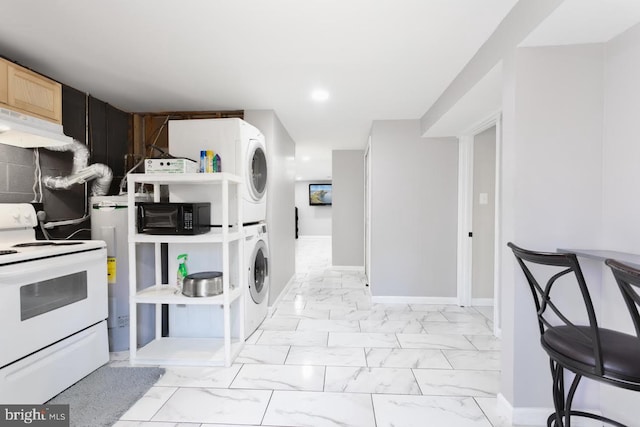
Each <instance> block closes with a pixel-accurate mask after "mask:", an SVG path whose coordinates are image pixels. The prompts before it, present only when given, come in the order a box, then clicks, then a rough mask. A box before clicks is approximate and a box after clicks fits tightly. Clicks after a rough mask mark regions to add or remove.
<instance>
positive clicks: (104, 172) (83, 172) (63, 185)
mask: <svg viewBox="0 0 640 427" xmlns="http://www.w3.org/2000/svg"><path fill="white" fill-rule="evenodd" d="M45 148H46V149H47V150H50V151H72V152H73V167H72V169H71V175H68V176H44V177H43V178H42V183H43V184H44V185H45V187H47V188H50V189H52V190H67V189H69V188H70V187H71V186H73V185H75V184H84V183H85V182H88V181H91V180H92V179H95V182H94V183H93V185H92V186H91V195H92V196H104V195H105V194H107V193H108V192H109V186H110V185H111V180H112V179H113V173H112V172H111V168H109V166H107V165H103V164H101V163H94V164H92V165H90V166H87V164H88V163H89V149H88V148H87V146H86V145H84V144H83V143H81V142H79V141H76V140H75V139H74V140H73V142H71V143H69V144H66V145H63V146H60V147H45Z"/></svg>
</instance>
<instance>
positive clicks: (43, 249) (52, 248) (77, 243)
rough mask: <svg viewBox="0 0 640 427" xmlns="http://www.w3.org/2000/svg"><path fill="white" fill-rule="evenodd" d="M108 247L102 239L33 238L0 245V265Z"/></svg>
mask: <svg viewBox="0 0 640 427" xmlns="http://www.w3.org/2000/svg"><path fill="white" fill-rule="evenodd" d="M104 247H106V244H105V242H104V241H102V240H32V241H28V242H11V243H9V244H2V245H0V265H3V264H13V263H16V262H25V261H30V260H33V259H39V258H49V257H55V256H62V255H70V254H73V253H74V252H82V251H87V250H93V249H100V248H104Z"/></svg>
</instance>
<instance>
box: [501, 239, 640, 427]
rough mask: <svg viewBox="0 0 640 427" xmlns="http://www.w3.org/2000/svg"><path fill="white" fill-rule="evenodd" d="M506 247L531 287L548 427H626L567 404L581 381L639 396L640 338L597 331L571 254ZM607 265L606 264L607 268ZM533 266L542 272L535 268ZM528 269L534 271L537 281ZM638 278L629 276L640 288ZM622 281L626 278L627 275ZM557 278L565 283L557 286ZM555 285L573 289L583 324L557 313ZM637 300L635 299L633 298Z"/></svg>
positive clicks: (637, 321) (638, 320) (638, 323)
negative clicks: (547, 383) (543, 358)
mask: <svg viewBox="0 0 640 427" xmlns="http://www.w3.org/2000/svg"><path fill="white" fill-rule="evenodd" d="M508 246H509V247H510V248H511V250H512V251H513V254H514V255H515V257H516V259H517V261H518V264H519V265H520V267H521V268H522V271H523V272H524V275H525V277H526V279H527V282H528V283H529V287H530V288H531V293H532V294H533V300H534V303H535V307H536V314H537V316H538V326H539V328H540V343H541V345H542V348H543V349H544V350H545V352H546V353H547V355H548V356H549V359H550V366H551V375H552V379H553V404H554V407H555V413H553V414H551V415H549V418H548V419H547V426H548V427H551V426H555V427H563V426H567V427H570V426H571V418H572V417H586V418H592V419H595V420H599V421H602V422H605V423H607V424H610V425H614V426H618V427H626V426H625V425H624V424H621V423H619V422H617V421H614V420H612V419H609V418H606V417H604V416H601V415H598V414H592V413H589V412H584V411H574V410H572V409H571V404H572V402H573V398H574V395H575V392H576V390H577V388H578V384H579V383H580V380H581V379H582V377H587V378H590V379H592V380H595V381H600V382H603V383H606V384H610V385H612V386H615V387H621V388H625V389H629V390H635V391H640V339H639V338H638V337H637V336H634V335H629V334H624V333H622V332H618V331H614V330H611V329H605V328H601V327H599V326H598V322H597V319H596V315H595V311H594V309H593V303H592V301H591V296H590V294H589V290H588V288H587V284H586V282H585V279H584V276H583V274H582V270H581V269H580V264H579V263H578V259H577V257H576V255H575V254H570V253H555V252H554V253H550V252H534V251H529V250H526V249H522V248H519V247H518V246H516V245H514V244H513V243H508ZM610 264H611V263H609V262H608V263H607V265H609V266H611V265H610ZM618 264H619V263H616V265H618ZM535 265H538V266H546V267H535V268H534V266H535ZM532 269H535V271H536V275H535V276H534V274H533V273H532V271H531V270H532ZM627 272H628V270H627ZM638 273H639V274H638V275H634V276H632V277H633V278H635V280H636V281H637V282H634V283H640V272H638ZM614 274H615V273H614ZM536 276H538V279H539V278H540V277H541V276H544V278H545V280H544V281H542V280H538V279H537V278H536ZM624 277H625V279H628V278H629V277H630V276H624ZM560 278H564V279H567V280H562V281H559V279H560ZM560 282H562V283H560ZM556 284H558V285H560V286H571V285H572V286H577V288H578V290H579V292H580V295H581V296H582V302H583V304H584V308H585V309H586V317H587V320H586V321H584V320H582V321H578V320H575V318H574V319H572V318H571V317H573V316H571V315H569V314H567V313H566V310H564V311H563V310H561V309H560V308H559V306H558V303H557V301H556V302H554V300H553V298H552V290H554V285H556ZM554 295H555V294H554ZM635 298H638V295H637V294H636V296H635ZM635 301H636V302H638V301H640V299H635ZM627 304H629V303H627ZM635 316H636V317H634V322H635V325H636V331H638V334H639V336H640V329H639V328H640V315H638V312H637V310H636V311H635ZM632 317H633V313H632ZM565 369H566V370H568V371H570V372H572V373H573V374H574V378H573V381H572V382H571V385H570V386H569V390H568V391H567V393H566V396H565V384H564V375H563V374H564V370H565Z"/></svg>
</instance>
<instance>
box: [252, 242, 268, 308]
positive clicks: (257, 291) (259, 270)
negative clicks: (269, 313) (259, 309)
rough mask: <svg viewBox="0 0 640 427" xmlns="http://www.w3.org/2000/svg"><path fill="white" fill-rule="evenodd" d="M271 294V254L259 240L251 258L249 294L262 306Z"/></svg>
mask: <svg viewBox="0 0 640 427" xmlns="http://www.w3.org/2000/svg"><path fill="white" fill-rule="evenodd" d="M268 293H269V253H268V251H267V245H266V243H265V241H264V240H263V239H258V241H257V242H256V245H255V247H254V249H253V253H252V254H251V258H249V294H251V299H253V301H254V302H255V303H256V304H260V303H261V302H262V301H264V299H265V298H266V296H267V294H268Z"/></svg>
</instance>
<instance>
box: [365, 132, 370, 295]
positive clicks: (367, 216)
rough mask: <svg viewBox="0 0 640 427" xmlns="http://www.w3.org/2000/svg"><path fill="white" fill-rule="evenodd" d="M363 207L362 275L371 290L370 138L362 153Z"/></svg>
mask: <svg viewBox="0 0 640 427" xmlns="http://www.w3.org/2000/svg"><path fill="white" fill-rule="evenodd" d="M364 162H365V164H364V179H365V191H366V194H365V196H364V197H365V206H364V215H365V218H364V224H365V230H364V274H365V276H366V278H367V283H368V284H369V289H371V136H369V141H368V142H367V148H366V149H365V152H364Z"/></svg>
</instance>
